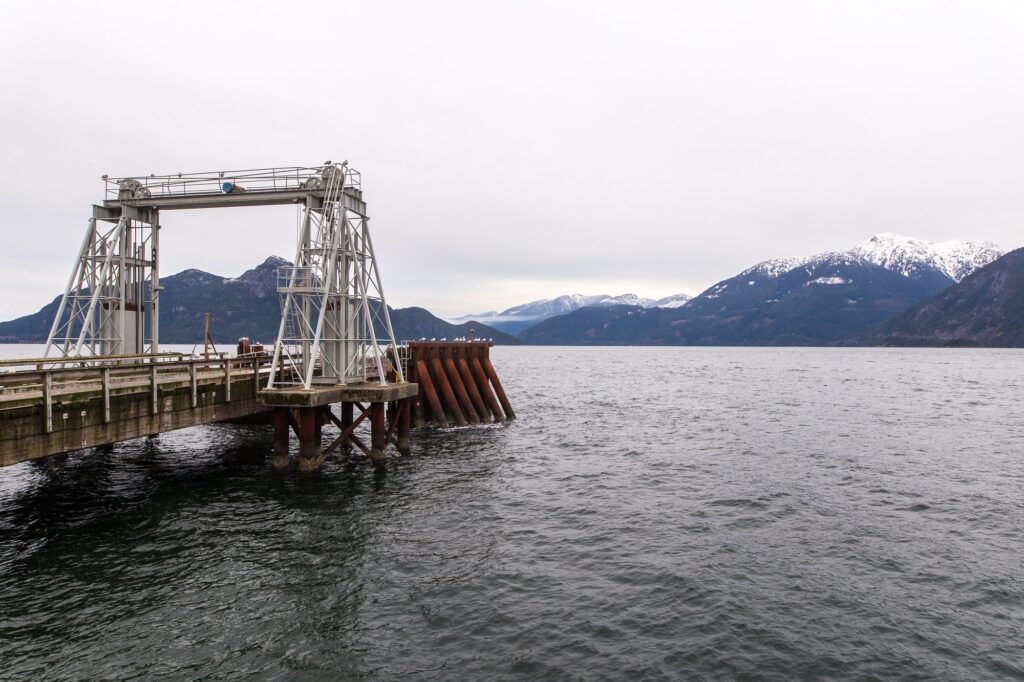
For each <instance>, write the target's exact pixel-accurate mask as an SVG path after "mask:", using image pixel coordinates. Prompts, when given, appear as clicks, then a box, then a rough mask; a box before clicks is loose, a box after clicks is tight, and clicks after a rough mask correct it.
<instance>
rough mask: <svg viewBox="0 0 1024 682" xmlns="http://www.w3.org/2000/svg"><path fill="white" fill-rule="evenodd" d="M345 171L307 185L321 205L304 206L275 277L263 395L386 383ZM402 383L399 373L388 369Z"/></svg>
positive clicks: (381, 311) (381, 309) (370, 263)
mask: <svg viewBox="0 0 1024 682" xmlns="http://www.w3.org/2000/svg"><path fill="white" fill-rule="evenodd" d="M348 178H349V169H348V167H347V166H346V165H345V164H328V165H325V166H324V167H323V168H322V170H321V173H320V175H319V176H315V177H313V178H310V180H309V181H308V182H309V183H311V184H312V183H315V184H316V185H317V187H318V188H320V189H322V194H321V196H322V200H318V201H308V202H307V203H306V208H305V212H304V213H303V219H302V226H301V229H300V233H299V239H298V244H297V245H296V251H295V261H294V265H291V266H284V267H282V268H280V269H279V271H278V293H279V294H280V296H281V302H282V313H281V324H280V327H279V331H278V336H277V343H276V344H275V345H274V362H273V365H272V370H271V374H270V378H269V380H268V383H267V387H268V388H283V387H301V388H305V389H309V388H310V387H312V386H313V385H315V384H320V385H336V384H347V383H355V382H364V381H368V380H375V381H377V382H378V383H381V384H385V383H387V374H388V370H389V367H387V366H386V364H385V363H388V362H389V361H388V359H387V357H386V350H387V348H388V346H391V347H395V346H397V344H396V343H395V334H394V331H393V329H392V326H391V317H390V315H389V313H388V307H387V303H386V302H385V299H384V289H383V286H382V285H381V278H380V270H379V269H378V267H377V260H376V257H375V255H374V252H373V242H372V241H371V239H370V230H369V218H368V217H367V216H366V215H365V214H364V213H362V212H360V210H358V207H359V206H362V203H361V202H360V203H359V204H356V203H355V202H349V201H346V197H347V196H348V195H349V193H350V192H351V191H353V190H352V189H351V185H350V184H349V180H348ZM394 369H395V371H396V374H397V378H398V381H404V380H405V377H404V376H403V374H402V368H401V367H396V368H394Z"/></svg>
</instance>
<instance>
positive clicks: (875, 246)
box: [740, 232, 1003, 282]
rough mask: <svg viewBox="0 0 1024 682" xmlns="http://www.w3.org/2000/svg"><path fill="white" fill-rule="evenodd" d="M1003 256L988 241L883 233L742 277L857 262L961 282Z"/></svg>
mask: <svg viewBox="0 0 1024 682" xmlns="http://www.w3.org/2000/svg"><path fill="white" fill-rule="evenodd" d="M1002 255H1003V250H1002V249H1000V248H999V246H998V245H997V244H994V243H992V242H988V241H976V240H970V239H953V240H949V241H944V242H929V241H925V240H924V239H916V238H914V237H904V236H902V235H898V234H893V233H891V232H883V233H881V234H876V235H874V236H873V237H870V238H869V239H867V240H865V241H863V242H861V243H860V244H858V245H856V246H854V247H853V248H851V249H848V250H846V251H829V252H826V253H820V254H817V255H814V256H810V257H808V258H799V257H792V256H790V257H785V258H774V259H772V260H766V261H764V262H761V263H758V264H757V265H755V266H754V267H752V268H748V269H747V270H744V271H743V272H742V273H740V276H741V277H742V276H756V275H763V276H766V277H769V278H776V277H779V276H780V275H782V274H785V273H787V272H789V271H791V270H793V269H795V268H798V267H801V266H803V267H810V266H820V265H827V264H829V263H832V264H836V265H839V264H843V265H849V264H851V263H854V262H863V263H872V264H874V265H878V266H881V267H883V268H885V269H886V270H890V271H892V272H896V273H899V274H901V275H903V276H904V277H918V276H921V275H925V274H933V273H939V274H942V275H945V276H946V277H948V278H949V279H950V280H952V281H953V282H959V281H960V280H962V279H963V278H964V277H966V276H967V275H969V274H971V273H972V272H974V271H975V270H977V269H979V268H982V267H984V266H986V265H988V264H989V263H991V262H992V261H994V260H996V259H997V258H999V257H1000V256H1002Z"/></svg>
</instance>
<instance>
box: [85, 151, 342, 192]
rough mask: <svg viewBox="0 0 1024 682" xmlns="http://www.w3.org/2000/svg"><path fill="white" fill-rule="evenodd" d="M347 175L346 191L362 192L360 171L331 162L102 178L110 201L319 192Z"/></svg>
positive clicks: (105, 176)
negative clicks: (334, 177) (332, 177)
mask: <svg viewBox="0 0 1024 682" xmlns="http://www.w3.org/2000/svg"><path fill="white" fill-rule="evenodd" d="M335 172H341V173H344V181H343V182H344V185H343V186H344V187H346V188H350V189H354V190H361V189H362V179H361V176H360V173H359V171H357V170H355V169H352V168H349V167H348V166H347V165H346V164H344V163H342V164H335V163H331V162H330V161H328V162H326V163H325V164H324V165H323V166H284V167H280V168H251V169H247V170H231V171H209V172H201V173H171V174H168V175H156V174H151V175H129V176H124V177H119V178H113V177H110V176H107V175H104V176H103V178H102V179H103V182H104V184H105V190H104V194H105V197H106V198H107V199H108V200H116V199H119V200H131V199H149V198H159V197H185V196H192V195H197V194H226V193H232V192H275V191H294V190H304V189H317V188H319V187H322V186H325V185H326V179H327V178H328V177H329V175H330V174H331V173H335Z"/></svg>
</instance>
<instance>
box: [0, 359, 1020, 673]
mask: <svg viewBox="0 0 1024 682" xmlns="http://www.w3.org/2000/svg"><path fill="white" fill-rule="evenodd" d="M494 357H495V362H496V365H497V367H498V371H499V372H500V374H501V375H502V377H503V380H504V382H505V384H506V388H507V390H508V393H509V395H510V397H511V399H512V400H513V402H514V404H515V407H516V409H517V412H518V414H519V417H520V419H519V420H518V421H517V422H515V423H513V424H510V425H507V426H489V427H478V428H467V429H462V430H451V431H436V430H427V431H423V432H418V433H415V434H414V437H415V440H414V449H413V455H412V456H411V457H405V458H393V459H392V461H391V462H390V463H389V464H388V466H387V468H386V470H385V471H384V472H383V473H382V474H381V473H375V472H374V471H373V470H372V468H371V467H369V466H367V465H365V464H357V463H349V462H346V461H344V460H343V459H340V458H335V459H332V460H330V461H328V462H327V463H326V464H325V465H324V467H323V469H322V470H321V471H320V472H319V473H317V474H314V475H299V474H298V473H296V472H290V473H284V474H282V473H278V472H275V471H273V470H272V469H271V468H270V466H269V459H268V452H269V449H270V435H269V433H268V431H267V430H266V429H264V428H260V427H247V428H240V427H232V426H209V427H203V428H197V429H191V430H187V431H180V432H176V433H170V434H164V435H162V436H160V437H159V438H158V439H156V440H152V441H147V440H139V441H133V442H129V443H124V444H121V445H118V446H116V447H115V448H114V450H113V451H112V452H85V453H82V454H77V455H73V456H69V457H67V458H66V459H64V460H62V461H50V462H47V463H43V464H24V465H19V466H16V467H11V468H8V469H4V470H0V537H2V540H0V671H3V672H2V673H0V677H9V678H12V679H42V678H47V679H58V678H77V679H132V678H151V677H166V678H173V679H202V678H235V679H242V678H244V679H250V678H253V679H288V680H293V679H294V680H320V679H322V680H332V679H367V680H376V679H381V680H385V679H396V678H403V679H404V678H409V679H431V680H464V679H469V680H473V679H475V680H481V679H487V680H489V679H514V680H537V679H544V680H548V679H550V680H576V679H583V680H602V679H606V680H676V679H682V678H686V679H733V678H748V679H754V678H758V679H778V680H788V679H794V678H873V677H875V678H896V677H898V678H904V679H964V680H968V679H969V680H975V679H997V678H1001V679H1005V678H1013V677H1018V678H1019V677H1022V676H1024V649H1022V643H1024V530H1022V529H1024V404H1022V398H1024V353H1022V352H1021V351H979V350H956V351H946V350H893V349H858V350H846V349H734V348H672V349H662V348H582V349H579V348H571V349H570V348H496V349H495V351H494Z"/></svg>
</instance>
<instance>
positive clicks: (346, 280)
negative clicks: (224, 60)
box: [0, 161, 515, 471]
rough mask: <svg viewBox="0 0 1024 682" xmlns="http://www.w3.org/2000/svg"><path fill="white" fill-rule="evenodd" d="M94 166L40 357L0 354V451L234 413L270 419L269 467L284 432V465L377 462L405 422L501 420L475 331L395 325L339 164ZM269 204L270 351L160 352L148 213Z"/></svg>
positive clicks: (358, 193) (67, 444)
mask: <svg viewBox="0 0 1024 682" xmlns="http://www.w3.org/2000/svg"><path fill="white" fill-rule="evenodd" d="M103 181H104V184H105V187H106V191H105V197H104V199H103V200H102V201H101V202H100V203H98V204H96V205H94V206H93V208H92V213H91V216H90V218H89V220H88V225H87V229H86V234H85V237H84V239H83V241H82V245H81V248H80V249H79V252H78V256H77V258H76V259H75V261H74V265H73V267H72V271H71V275H70V277H69V279H68V283H67V286H66V288H65V291H64V295H63V296H62V297H61V300H60V304H59V306H58V309H57V312H56V314H55V316H54V320H53V324H52V326H51V329H50V333H49V335H48V338H47V343H46V351H45V354H44V357H42V358H27V359H16V360H8V361H3V362H0V466H10V465H13V464H18V463H20V462H26V461H31V460H37V459H41V458H45V457H49V456H52V455H56V454H61V453H66V452H71V451H75V450H82V449H86V448H94V447H101V446H107V445H111V444H114V443H118V442H121V441H125V440H130V439H133V438H140V437H146V436H157V435H159V434H160V433H164V432H167V431H172V430H175V429H182V428H188V427H192V426H199V425H202V424H210V423H217V422H230V421H237V420H245V421H247V422H263V423H267V424H272V425H273V434H274V435H273V442H272V452H273V459H272V461H273V464H274V466H276V467H279V468H287V467H290V466H291V459H290V457H289V453H290V452H291V450H292V448H291V437H292V435H294V436H295V438H296V439H297V441H298V448H297V450H298V461H297V467H298V469H299V470H302V471H312V470H315V469H316V468H317V467H318V466H319V465H320V463H321V462H322V461H323V459H324V458H325V457H326V456H328V455H329V454H330V453H332V452H334V451H336V450H338V449H340V448H345V449H354V450H355V451H358V452H360V453H362V454H363V455H365V456H366V458H367V459H368V460H370V461H371V462H373V463H374V464H377V465H380V464H383V462H384V461H385V460H386V453H387V450H388V447H389V446H393V447H394V448H395V450H397V451H398V452H399V453H403V454H408V453H409V452H410V448H411V429H412V427H413V425H414V424H415V426H417V427H423V426H426V425H427V424H436V425H439V426H449V425H455V426H465V425H470V424H480V423H484V422H486V421H494V422H502V421H506V420H508V419H514V418H515V413H514V412H513V411H512V407H511V405H510V403H509V401H508V398H507V397H506V395H505V392H504V388H503V387H502V385H501V382H500V380H499V379H498V375H497V373H496V371H495V369H494V367H493V365H492V364H491V361H490V359H489V349H490V346H491V344H490V343H489V342H486V341H483V340H473V339H469V340H467V339H460V340H455V341H447V340H444V339H443V340H441V341H435V340H431V341H426V340H421V341H419V342H409V343H404V344H400V343H398V341H397V340H396V339H395V334H394V330H393V328H392V325H391V319H390V314H389V312H388V307H387V303H386V301H385V298H384V289H383V285H382V284H381V276H380V268H379V264H378V262H377V257H376V254H375V252H374V249H373V242H372V239H371V236H370V231H369V218H368V216H367V208H366V203H365V201H364V199H363V190H362V182H361V176H360V174H359V173H358V172H357V171H355V170H353V169H352V168H350V167H349V166H348V162H343V163H340V164H339V163H332V162H330V161H327V162H325V163H324V164H322V165H320V166H289V167H280V168H263V169H251V170H244V171H219V172H209V173H176V174H167V175H156V174H150V175H138V176H127V177H120V178H111V177H109V176H106V175H105V176H103ZM281 204H298V205H300V206H301V207H302V209H303V213H302V223H301V227H300V230H299V234H298V236H297V243H296V252H295V259H294V261H293V263H292V264H291V265H288V266H282V267H281V268H279V270H278V273H277V278H278V287H277V290H278V295H279V297H280V299H281V320H280V325H279V331H278V335H277V339H276V340H275V343H274V348H273V353H251V352H243V351H244V350H245V349H244V348H243V345H242V344H241V343H240V344H239V353H238V354H237V355H236V356H234V357H231V356H228V355H227V354H216V355H214V356H209V355H205V356H203V357H193V356H186V355H183V354H180V353H179V354H174V353H162V352H160V339H159V329H160V318H159V301H160V291H161V287H160V277H159V273H160V265H159V254H160V248H159V245H160V234H161V232H162V231H163V230H164V229H166V228H165V226H164V225H162V224H161V212H163V211H174V210H197V209H206V208H231V207H243V206H249V207H251V206H271V205H281ZM285 229H288V230H289V231H290V229H291V228H287V227H286V228H285ZM246 341H247V340H246ZM364 423H365V424H366V425H368V426H369V432H370V434H369V443H366V442H365V441H364V440H363V438H362V437H361V436H360V435H359V433H358V429H359V428H360V426H361V425H363V424H364ZM327 424H333V425H335V426H337V428H338V429H339V435H337V436H336V437H335V438H334V439H333V440H332V442H331V443H329V444H327V446H326V447H324V444H323V443H322V436H323V428H324V426H326V425H327ZM364 430H365V428H364Z"/></svg>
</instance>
